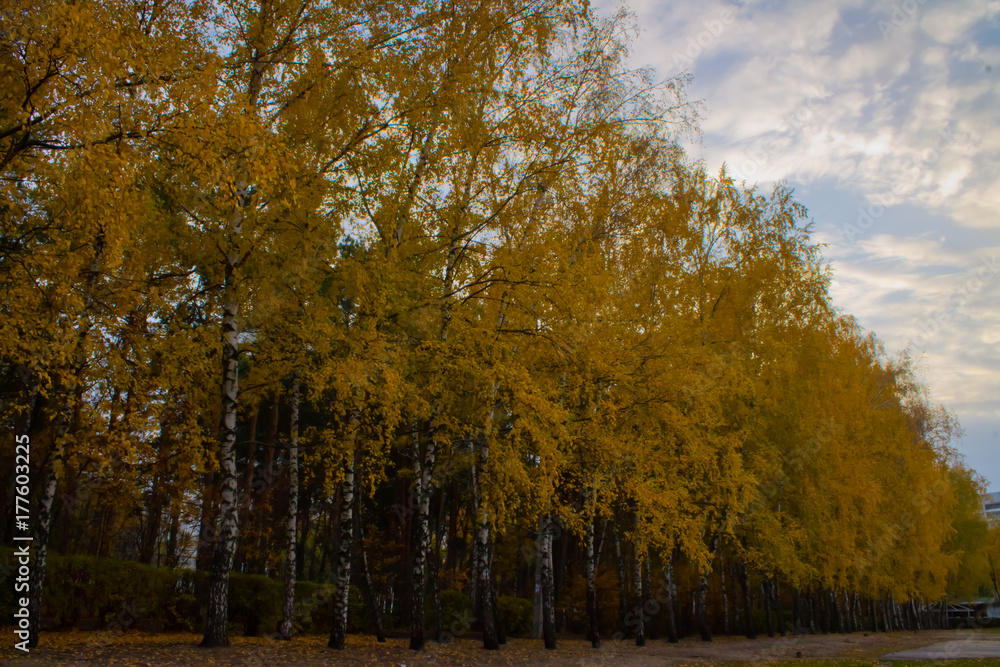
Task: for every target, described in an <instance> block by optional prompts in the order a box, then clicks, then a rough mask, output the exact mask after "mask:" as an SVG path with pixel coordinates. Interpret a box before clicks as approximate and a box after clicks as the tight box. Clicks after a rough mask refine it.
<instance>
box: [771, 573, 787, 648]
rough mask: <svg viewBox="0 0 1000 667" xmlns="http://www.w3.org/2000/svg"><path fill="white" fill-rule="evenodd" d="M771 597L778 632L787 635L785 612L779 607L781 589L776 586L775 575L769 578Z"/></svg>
mask: <svg viewBox="0 0 1000 667" xmlns="http://www.w3.org/2000/svg"><path fill="white" fill-rule="evenodd" d="M771 597H772V598H773V601H774V616H775V619H776V621H777V624H778V632H779V633H780V634H781V636H782V637H784V636H786V635H787V630H786V628H785V613H784V611H783V610H782V609H781V589H780V588H779V587H778V579H777V577H774V578H772V579H771Z"/></svg>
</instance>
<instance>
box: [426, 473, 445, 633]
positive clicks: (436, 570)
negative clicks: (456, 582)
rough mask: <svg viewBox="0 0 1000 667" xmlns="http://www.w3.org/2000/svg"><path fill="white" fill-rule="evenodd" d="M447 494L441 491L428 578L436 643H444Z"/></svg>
mask: <svg viewBox="0 0 1000 667" xmlns="http://www.w3.org/2000/svg"><path fill="white" fill-rule="evenodd" d="M444 504H445V493H444V489H442V490H441V493H440V494H439V500H438V510H437V516H435V518H434V541H433V543H432V546H431V552H430V562H429V563H428V565H427V570H428V572H427V576H428V578H429V579H430V581H431V608H432V609H434V635H433V637H434V641H436V642H438V643H439V644H440V643H441V642H442V641H444V618H443V616H442V614H441V577H440V570H441V544H442V541H443V538H444V516H443V515H444Z"/></svg>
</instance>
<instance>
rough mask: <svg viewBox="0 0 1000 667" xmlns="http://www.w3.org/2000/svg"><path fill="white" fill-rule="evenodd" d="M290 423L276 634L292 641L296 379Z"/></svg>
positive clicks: (296, 505) (296, 482) (296, 499)
mask: <svg viewBox="0 0 1000 667" xmlns="http://www.w3.org/2000/svg"><path fill="white" fill-rule="evenodd" d="M291 408H292V420H291V421H292V423H291V435H290V438H289V443H288V514H287V516H286V517H285V535H286V538H285V544H286V546H287V548H288V556H287V558H286V560H285V605H284V614H283V617H282V619H281V627H280V628H279V629H278V632H279V633H280V635H281V638H282V639H291V638H292V621H293V620H294V616H295V566H296V563H295V545H296V541H297V540H296V538H297V537H298V530H297V528H298V526H297V522H298V515H299V378H298V374H296V377H295V379H294V380H292V405H291Z"/></svg>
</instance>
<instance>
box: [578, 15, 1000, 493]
mask: <svg viewBox="0 0 1000 667" xmlns="http://www.w3.org/2000/svg"><path fill="white" fill-rule="evenodd" d="M593 6H594V8H595V10H596V11H597V12H598V13H600V14H603V15H611V14H613V13H614V12H615V11H616V10H617V9H618V8H619V7H624V8H626V9H627V10H629V11H630V12H631V13H632V14H633V15H634V22H635V26H637V32H636V34H635V35H634V40H633V43H632V51H631V55H630V64H631V65H632V66H635V67H651V68H653V69H655V73H656V75H657V77H658V78H659V79H666V78H669V77H672V76H675V75H677V74H680V73H682V72H685V71H686V72H688V73H690V74H691V76H692V77H693V80H692V82H691V85H690V86H689V88H688V97H689V98H690V99H691V100H700V101H701V103H702V104H703V105H704V111H703V115H702V119H701V121H700V127H701V139H700V143H699V144H698V145H694V146H692V147H691V152H692V154H693V155H694V156H695V157H698V158H701V159H704V161H705V163H706V165H707V166H708V167H709V169H710V170H711V171H715V170H718V168H719V167H721V166H722V165H723V163H725V164H726V166H727V169H728V170H729V171H730V172H731V173H732V174H733V175H734V176H736V177H737V179H742V180H746V181H747V182H748V183H754V182H756V183H758V184H759V185H760V186H761V187H762V188H764V189H765V190H768V189H769V188H770V187H771V186H772V185H773V184H774V183H775V182H778V181H785V182H787V183H788V184H789V185H790V186H792V187H793V188H794V189H795V194H796V199H798V200H799V201H800V202H801V203H802V204H804V205H805V206H806V207H807V208H808V209H809V214H810V217H811V218H812V220H813V224H814V227H813V229H814V239H815V240H816V241H818V242H821V243H823V244H825V248H824V250H823V255H824V257H825V258H826V259H827V260H828V261H829V262H830V264H831V265H832V268H833V283H832V285H831V289H830V291H831V294H832V297H833V300H834V303H835V305H836V306H837V307H838V308H839V309H841V310H842V311H843V312H844V313H848V314H851V315H854V316H855V317H856V318H857V320H858V322H859V323H860V324H861V326H863V327H865V328H866V329H868V330H871V331H874V332H875V333H876V334H877V335H878V336H879V338H880V339H881V340H882V341H883V342H884V344H885V347H886V350H887V352H889V353H890V354H895V353H897V352H898V351H900V350H902V349H904V348H906V347H908V346H909V349H910V350H911V352H912V354H913V356H915V357H916V358H917V359H918V368H919V371H920V373H919V376H920V378H921V379H922V380H923V381H924V382H925V383H926V384H927V385H928V387H929V389H930V392H931V399H932V401H934V402H939V403H942V404H944V405H945V406H946V407H947V408H949V409H951V410H952V411H954V412H955V414H956V415H957V416H958V418H959V421H960V422H961V424H962V426H963V427H964V429H965V435H964V436H963V437H962V438H961V439H960V440H958V441H956V442H955V443H953V444H954V445H955V446H956V447H957V449H958V450H959V451H960V452H961V453H962V454H963V455H964V457H965V461H966V463H967V464H968V465H969V466H970V467H971V468H973V469H975V470H976V471H977V472H978V473H980V474H981V475H982V476H983V477H985V478H986V479H987V481H988V486H989V489H990V490H991V491H1000V0H947V1H944V0H938V1H935V0H894V1H887V2H882V1H870V0H865V1H862V0H823V1H822V2H821V1H818V0H809V1H802V0H799V1H798V2H790V1H789V2H785V1H777V0H775V1H769V0H705V1H703V2H702V1H698V0H684V1H680V2H679V1H676V0H673V1H671V0H630V1H628V2H624V3H622V2H616V1H610V0H596V2H594V5H593Z"/></svg>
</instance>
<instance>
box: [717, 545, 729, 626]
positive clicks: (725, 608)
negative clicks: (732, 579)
mask: <svg viewBox="0 0 1000 667" xmlns="http://www.w3.org/2000/svg"><path fill="white" fill-rule="evenodd" d="M719 586H720V587H721V588H722V634H724V635H725V636H727V637H728V636H729V593H728V591H726V567H725V565H722V563H721V562H720V563H719Z"/></svg>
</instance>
